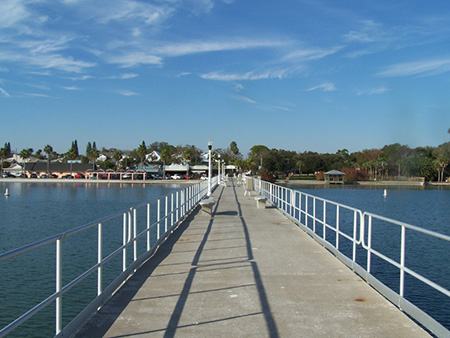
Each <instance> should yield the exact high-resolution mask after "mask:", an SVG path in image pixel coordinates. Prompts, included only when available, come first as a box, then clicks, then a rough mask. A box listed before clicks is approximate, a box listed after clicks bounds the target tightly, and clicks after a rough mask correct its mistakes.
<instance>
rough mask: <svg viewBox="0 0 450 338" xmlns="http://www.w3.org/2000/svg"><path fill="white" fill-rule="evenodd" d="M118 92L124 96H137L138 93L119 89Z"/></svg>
mask: <svg viewBox="0 0 450 338" xmlns="http://www.w3.org/2000/svg"><path fill="white" fill-rule="evenodd" d="M118 93H119V94H120V95H123V96H137V95H139V94H138V93H135V92H132V91H130V90H119V91H118Z"/></svg>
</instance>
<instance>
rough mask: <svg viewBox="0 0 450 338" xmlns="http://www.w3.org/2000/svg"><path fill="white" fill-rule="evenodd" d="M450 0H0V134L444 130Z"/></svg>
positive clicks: (60, 137)
mask: <svg viewBox="0 0 450 338" xmlns="http://www.w3.org/2000/svg"><path fill="white" fill-rule="evenodd" d="M449 75H450V2H448V1H403V0H398V1H391V0H390V1H384V0H381V1H364V0H360V1H347V0H343V1H335V0H304V1H303V0H283V1H269V0H155V1H137V0H134V1H133V0H95V1H94V0H2V1H0V119H1V120H0V145H3V143H4V142H11V146H12V148H13V149H17V150H18V151H20V150H21V149H23V148H28V147H33V148H34V149H35V150H37V149H39V148H43V147H44V146H45V145H46V144H50V145H52V146H53V148H54V149H55V150H56V151H58V152H65V151H67V150H68V149H69V148H70V146H71V143H72V141H73V140H75V139H76V140H77V141H78V145H79V147H80V151H81V152H84V149H85V145H86V143H87V142H88V141H91V142H92V141H95V142H96V144H97V146H98V147H106V148H110V147H116V148H119V149H133V148H136V147H137V146H138V145H139V144H140V143H141V142H142V141H143V140H145V142H146V143H147V144H150V143H152V142H154V141H165V142H168V143H170V144H173V145H185V144H193V145H196V146H197V147H199V148H201V149H203V150H206V149H207V142H208V139H209V138H211V139H212V141H213V147H214V148H226V147H228V146H229V144H230V142H231V141H236V142H237V144H238V147H239V148H240V150H241V152H242V153H243V154H244V155H246V154H247V152H248V150H249V148H250V147H252V146H253V145H257V144H263V145H266V146H268V147H269V148H279V149H285V150H294V151H298V152H303V151H307V150H311V151H317V152H320V153H324V152H330V153H334V152H336V151H337V150H339V149H343V148H347V149H348V150H349V151H350V152H354V151H359V150H363V149H369V148H381V147H383V146H384V145H386V144H392V143H396V142H398V143H401V144H406V145H409V146H410V147H417V146H428V145H429V146H437V145H439V144H442V143H444V142H447V141H448V140H449V137H450V136H449V135H448V133H447V130H448V129H449V128H450V77H449Z"/></svg>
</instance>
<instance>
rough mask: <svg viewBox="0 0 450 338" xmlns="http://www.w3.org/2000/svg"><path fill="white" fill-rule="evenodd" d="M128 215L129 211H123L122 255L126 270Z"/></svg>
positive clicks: (123, 266) (123, 269)
mask: <svg viewBox="0 0 450 338" xmlns="http://www.w3.org/2000/svg"><path fill="white" fill-rule="evenodd" d="M127 215H128V211H127V212H124V213H123V245H124V248H123V255H122V271H125V270H126V268H127V248H126V247H125V244H127Z"/></svg>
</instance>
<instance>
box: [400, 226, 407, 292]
mask: <svg viewBox="0 0 450 338" xmlns="http://www.w3.org/2000/svg"><path fill="white" fill-rule="evenodd" d="M401 236H402V238H401V253H400V297H403V295H404V293H405V241H406V228H405V227H404V226H403V225H402V235H401Z"/></svg>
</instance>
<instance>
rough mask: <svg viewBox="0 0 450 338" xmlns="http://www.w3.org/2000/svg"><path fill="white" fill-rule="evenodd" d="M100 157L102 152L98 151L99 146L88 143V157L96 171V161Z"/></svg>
mask: <svg viewBox="0 0 450 338" xmlns="http://www.w3.org/2000/svg"><path fill="white" fill-rule="evenodd" d="M98 155H100V152H99V151H98V149H97V145H96V144H95V142H93V143H92V145H91V142H88V144H87V146H86V157H87V158H88V159H89V160H90V161H91V162H92V170H95V161H96V160H97V158H98Z"/></svg>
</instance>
